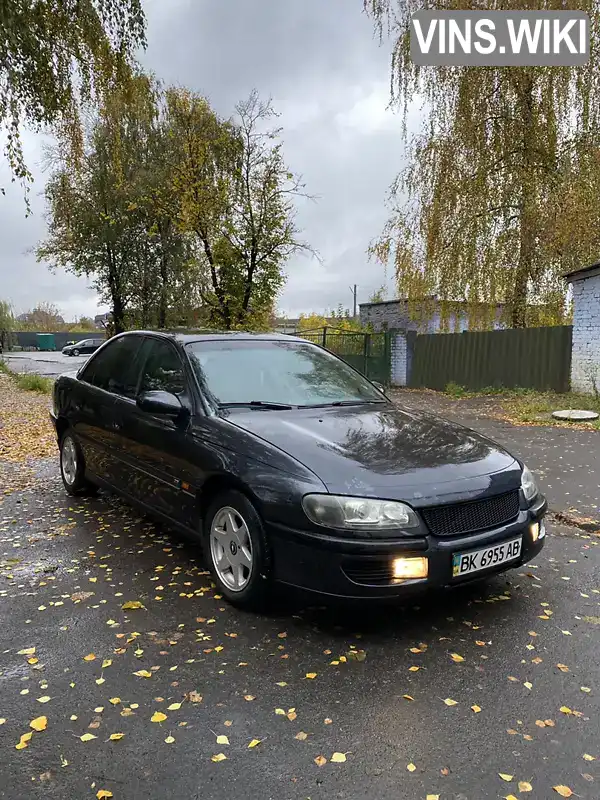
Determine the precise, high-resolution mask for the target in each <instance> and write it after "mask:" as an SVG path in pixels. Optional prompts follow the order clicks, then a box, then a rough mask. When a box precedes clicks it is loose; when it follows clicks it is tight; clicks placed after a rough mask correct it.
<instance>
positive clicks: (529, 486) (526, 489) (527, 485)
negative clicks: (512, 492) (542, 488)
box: [521, 466, 539, 503]
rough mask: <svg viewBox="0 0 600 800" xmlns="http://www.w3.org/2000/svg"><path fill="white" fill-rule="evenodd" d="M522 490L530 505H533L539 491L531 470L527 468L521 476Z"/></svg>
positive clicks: (524, 467)
mask: <svg viewBox="0 0 600 800" xmlns="http://www.w3.org/2000/svg"><path fill="white" fill-rule="evenodd" d="M521 489H522V491H523V495H524V496H525V500H527V502H528V503H531V501H532V500H533V498H534V497H535V496H536V495H537V493H538V491H539V490H538V487H537V483H536V482H535V478H534V477H533V474H532V472H531V470H530V469H529V468H528V467H526V466H523V473H522V475H521Z"/></svg>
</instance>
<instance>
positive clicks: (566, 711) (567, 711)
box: [559, 706, 573, 714]
mask: <svg viewBox="0 0 600 800" xmlns="http://www.w3.org/2000/svg"><path fill="white" fill-rule="evenodd" d="M559 711H562V713H563V714H572V713H573V712H572V710H571V709H570V708H569V706H561V707H560V708H559Z"/></svg>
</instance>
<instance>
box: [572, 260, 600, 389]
mask: <svg viewBox="0 0 600 800" xmlns="http://www.w3.org/2000/svg"><path fill="white" fill-rule="evenodd" d="M594 380H595V381H596V386H597V388H598V391H600V275H595V276H593V277H591V278H582V279H581V280H576V281H573V353H572V358H571V388H572V390H573V391H575V392H585V393H590V394H591V393H592V392H593V381H594Z"/></svg>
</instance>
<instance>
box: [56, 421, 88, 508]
mask: <svg viewBox="0 0 600 800" xmlns="http://www.w3.org/2000/svg"><path fill="white" fill-rule="evenodd" d="M60 474H61V477H62V481H63V485H64V487H65V489H66V490H67V492H68V494H70V495H73V496H77V495H82V494H94V492H95V491H96V487H95V486H94V485H93V484H91V483H90V482H89V481H88V480H87V478H86V477H85V461H84V458H83V453H82V452H81V447H80V446H79V442H78V441H77V440H76V439H75V436H74V435H73V434H72V433H71V432H70V431H67V432H66V433H65V434H64V436H63V437H62V439H61V440H60Z"/></svg>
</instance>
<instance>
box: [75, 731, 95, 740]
mask: <svg viewBox="0 0 600 800" xmlns="http://www.w3.org/2000/svg"><path fill="white" fill-rule="evenodd" d="M79 738H80V739H81V741H82V742H91V741H92V739H95V738H96V737H95V736H94V734H93V733H84V734H83V736H80V737H79Z"/></svg>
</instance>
